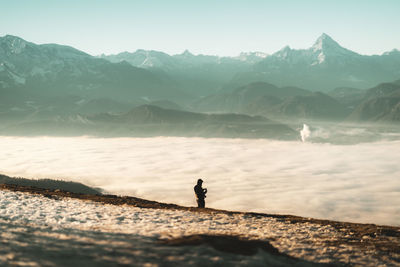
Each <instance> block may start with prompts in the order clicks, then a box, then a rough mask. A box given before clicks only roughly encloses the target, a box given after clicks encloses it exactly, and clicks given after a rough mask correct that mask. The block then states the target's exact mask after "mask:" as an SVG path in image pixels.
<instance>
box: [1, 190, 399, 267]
mask: <svg viewBox="0 0 400 267" xmlns="http://www.w3.org/2000/svg"><path fill="white" fill-rule="evenodd" d="M38 207H40V208H38ZM0 229H1V232H0V237H1V240H2V244H4V245H3V246H1V247H0V263H3V264H4V263H7V262H9V261H10V260H12V259H13V258H7V257H5V258H4V257H1V256H2V255H5V254H7V253H20V254H21V251H22V254H23V256H24V258H25V260H26V259H27V258H30V257H32V256H33V255H32V254H34V253H35V251H31V250H30V249H27V248H30V247H32V246H33V247H35V246H38V249H40V248H41V249H42V251H41V253H40V257H41V260H42V261H43V260H46V259H48V260H50V259H51V258H47V257H50V255H54V253H67V254H69V253H72V255H73V256H71V257H75V253H77V252H78V251H79V249H78V250H77V252H73V250H74V247H76V246H77V245H78V244H84V246H85V247H86V249H85V251H88V249H87V248H88V247H91V246H94V248H97V250H99V249H102V247H101V246H99V245H100V244H104V246H105V247H106V248H108V249H110V248H112V251H113V254H111V255H109V259H112V260H113V261H117V258H120V257H118V256H120V255H119V253H122V252H123V251H128V254H126V260H129V259H132V258H133V259H134V260H136V261H139V262H141V261H146V260H147V261H150V262H153V263H157V262H159V261H161V262H163V261H164V260H165V259H163V258H162V257H161V256H162V255H164V254H167V255H171V253H173V252H172V251H175V253H173V254H174V255H175V254H176V255H177V256H178V255H179V256H180V257H173V258H171V259H170V261H172V262H175V263H177V262H180V263H186V264H188V263H189V261H190V260H194V259H197V260H202V263H203V264H204V263H207V262H210V261H212V260H213V259H215V257H218V258H217V261H218V262H219V263H222V262H223V263H236V264H233V265H237V264H238V263H241V264H244V263H248V264H250V265H252V266H254V265H256V266H258V265H260V266H262V265H264V264H265V261H266V260H267V259H266V258H265V256H267V255H266V254H264V253H262V252H259V253H257V254H256V255H254V256H247V257H244V256H240V255H235V254H226V253H221V252H218V251H215V250H213V249H211V248H208V247H204V246H202V247H199V248H196V249H195V250H194V249H193V248H192V247H188V246H183V247H176V248H168V247H165V246H162V245H160V244H159V243H157V242H156V241H157V240H158V239H167V238H172V237H181V236H186V235H192V234H211V235H219V234H225V235H239V236H242V237H247V238H250V239H261V240H269V241H270V243H271V244H272V245H273V246H274V247H276V248H278V249H279V251H280V252H283V253H286V254H289V255H291V256H294V257H301V258H302V259H305V260H309V261H317V262H330V261H332V260H333V259H334V260H335V261H337V262H338V261H340V262H343V263H357V264H359V265H362V266H378V265H380V264H382V262H380V261H379V260H378V259H377V258H376V257H375V255H374V254H373V253H365V252H364V251H362V248H361V249H360V248H357V247H352V246H340V247H329V249H328V247H326V245H322V244H326V243H329V242H332V241H334V240H340V239H342V238H343V237H344V234H345V233H342V232H341V231H338V230H336V229H335V228H333V227H332V226H330V225H324V226H322V225H316V224H311V223H298V224H292V223H290V222H286V221H282V220H280V219H275V218H270V217H261V216H260V217H258V216H249V215H246V214H234V215H228V214H223V213H199V212H190V211H178V210H159V209H143V208H137V207H131V206H125V205H124V206H114V205H105V204H101V203H96V202H90V201H81V200H76V199H70V198H62V199H57V200H56V199H51V198H46V197H44V196H39V195H31V194H29V193H21V192H9V191H0ZM29 237H30V238H29ZM32 240H34V242H32ZM51 240H54V242H55V244H56V245H57V246H55V247H52V248H51V249H50V248H49V246H48V245H49V242H51ZM65 243H67V244H70V247H68V246H65V247H64V246H63V245H62V244H65ZM5 244H7V245H5ZM72 244H74V245H73V246H71V245H72ZM132 244H135V247H134V248H132ZM59 248H62V250H61V251H59V250H57V249H59ZM71 249H72V250H71ZM171 250H172V251H171ZM94 251H96V249H94V250H93V252H90V253H95V252H94ZM166 251H167V253H166ZM190 251H200V252H198V253H199V254H200V255H201V254H203V255H204V256H203V257H201V256H200V255H198V254H197V253H196V255H195V257H193V255H192V254H191V253H190ZM205 251H206V252H207V253H201V252H205ZM150 252H151V253H150ZM129 253H132V254H129ZM149 253H150V255H149ZM90 255H92V254H90ZM113 255H114V257H113ZM86 256H88V255H87V254H86ZM160 257H161V258H160ZM63 260H66V259H63ZM102 260H104V259H102ZM161 262H159V263H161ZM136 263H137V262H136ZM386 263H388V264H391V263H393V261H392V262H391V261H390V260H387V262H386ZM267 265H268V264H267Z"/></svg>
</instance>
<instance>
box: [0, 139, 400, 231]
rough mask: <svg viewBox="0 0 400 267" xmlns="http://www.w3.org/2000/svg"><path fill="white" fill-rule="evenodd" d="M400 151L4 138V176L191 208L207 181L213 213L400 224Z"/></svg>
mask: <svg viewBox="0 0 400 267" xmlns="http://www.w3.org/2000/svg"><path fill="white" fill-rule="evenodd" d="M399 151H400V141H381V142H374V143H364V144H357V145H333V144H326V143H325V144H323V143H308V142H305V143H303V142H301V141H298V142H283V141H271V140H244V139H203V138H177V137H176V138H175V137H157V138H108V139H107V138H89V137H74V138H72V137H71V138H61V137H60V138H55V137H35V138H28V137H0V173H3V174H6V175H10V176H22V177H27V178H29V177H32V178H53V179H64V180H71V181H78V182H83V183H85V184H87V185H90V186H96V187H101V188H103V189H104V190H106V192H109V193H113V194H121V195H133V196H138V197H143V198H147V199H152V200H157V201H163V202H169V203H177V204H181V205H185V206H192V205H195V199H194V193H193V186H194V185H195V182H196V180H197V179H198V178H202V179H203V180H204V184H203V186H204V187H207V188H208V192H209V193H208V195H207V199H206V205H207V206H208V207H213V208H223V209H229V210H241V211H256V212H265V213H279V214H295V215H300V216H309V217H316V218H325V219H337V220H345V221H353V222H371V223H379V224H391V225H399V222H400V178H399V177H400V165H399V164H398V158H399Z"/></svg>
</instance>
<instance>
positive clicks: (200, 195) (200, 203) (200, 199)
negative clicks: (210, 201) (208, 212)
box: [194, 179, 207, 208]
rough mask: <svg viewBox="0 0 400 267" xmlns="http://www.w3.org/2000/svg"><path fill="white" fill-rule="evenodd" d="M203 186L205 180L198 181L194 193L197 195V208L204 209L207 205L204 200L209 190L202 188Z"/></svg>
mask: <svg viewBox="0 0 400 267" xmlns="http://www.w3.org/2000/svg"><path fill="white" fill-rule="evenodd" d="M202 184H203V180H201V179H199V180H197V185H195V187H194V193H195V194H196V200H197V207H199V208H204V207H205V206H206V203H205V201H204V199H205V198H206V193H207V188H204V189H203V187H201V185H202Z"/></svg>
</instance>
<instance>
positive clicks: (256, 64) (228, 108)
mask: <svg viewBox="0 0 400 267" xmlns="http://www.w3.org/2000/svg"><path fill="white" fill-rule="evenodd" d="M399 78H400V52H399V51H398V50H393V51H391V52H387V53H384V54H382V55H380V56H378V55H375V56H364V55H360V54H357V53H355V52H352V51H350V50H348V49H345V48H343V47H341V46H340V45H339V44H338V43H337V42H335V41H334V40H333V39H332V38H330V37H329V36H328V35H326V34H323V35H322V36H321V37H319V38H318V40H317V41H316V42H315V44H314V45H313V46H312V47H311V48H309V49H300V50H295V49H291V48H290V47H285V48H283V49H282V50H280V51H278V52H276V53H274V54H272V55H266V54H263V53H261V52H250V53H242V54H240V55H239V56H237V57H218V56H208V55H193V54H192V53H190V52H189V51H185V52H184V53H182V54H179V55H172V56H171V55H168V54H166V53H163V52H158V51H146V50H137V51H136V52H134V53H128V52H124V53H120V54H118V55H108V56H106V55H102V56H99V57H94V56H91V55H89V54H87V53H84V52H82V51H79V50H77V49H75V48H72V47H69V46H63V45H58V44H42V45H37V44H34V43H31V42H28V41H25V40H23V39H22V38H19V37H16V36H10V35H7V36H4V37H0V96H1V97H0V122H1V123H2V125H3V126H2V128H3V129H6V128H7V127H10V128H7V129H27V128H26V126H27V125H31V126H32V127H33V128H38V125H42V126H43V129H46V128H48V129H50V128H51V129H54V127H53V126H54V125H64V124H65V125H69V126H70V127H72V128H73V129H76V128H79V129H86V128H87V129H89V128H90V129H93V127H92V126H93V125H96V127H98V125H102V126H101V127H100V126H99V127H100V128H101V130H99V131H100V132H103V133H104V132H105V131H104V129H106V128H107V127H106V126H104V125H105V124H108V125H113V126H110V127H108V129H110V131H111V130H112V127H114V126H116V125H117V124H115V122H116V121H119V124H118V125H119V126H118V127H117V128H119V129H120V128H121V127H122V126H121V125H124V126H123V127H122V128H123V130H121V131H122V132H124V133H130V132H132V131H130V130H127V129H131V128H129V127H128V126H126V125H128V124H132V125H136V126H135V127H136V129H138V126H137V125H139V124H140V125H141V126H140V127H139V128H141V129H144V128H146V129H147V128H149V126H148V125H150V124H149V123H148V119H149V117H148V116H149V114H152V115H151V116H154V118H160V114H162V113H164V112H165V113H166V114H168V116H169V118H170V119H171V118H173V117H174V116H175V115H176V117H174V120H176V121H175V122H173V123H172V122H170V121H169V122H168V123H165V122H164V121H163V120H159V121H157V120H156V121H154V122H152V123H151V124H152V125H153V126H151V127H150V128H152V129H151V130H150V131H147V130H143V133H145V132H149V133H152V134H155V133H158V134H163V132H162V131H164V132H165V133H167V134H172V133H173V132H174V131H173V128H174V127H177V125H180V126H179V127H177V128H176V129H178V128H179V129H180V130H181V132H182V133H186V134H188V135H195V134H194V132H190V131H188V130H187V129H186V128H185V127H189V126H190V127H194V125H195V129H197V131H198V132H199V135H201V136H213V135H212V134H211V129H212V131H216V132H220V133H224V134H227V135H228V136H263V135H262V134H261V135H255V134H250V132H251V131H253V130H256V131H258V132H257V134H258V133H260V131H261V132H263V131H264V130H265V129H264V128H263V129H264V130H262V129H261V128H260V129H258V130H257V129H255V128H254V127H255V126H254V125H255V124H259V122H255V121H254V120H253V117H254V116H261V117H263V118H264V120H268V119H273V120H285V121H286V120H288V119H291V120H292V119H295V120H308V119H312V120H314V119H315V120H333V121H379V122H391V121H400V104H399V103H400V98H399V94H400V93H399V92H400V91H399V86H400V82H399ZM143 105H145V106H149V105H150V106H151V107H152V108H147V110H151V112H148V113H146V112H139V113H137V112H136V113H135V114H136V115H135V116H137V119H135V120H133V119H132V117H130V119H129V120H124V119H123V118H125V117H126V116H128V115H126V114H127V112H130V111H131V110H132V108H134V107H140V106H143ZM154 106H156V107H158V108H161V111H160V110H157V109H154ZM171 110H174V112H172V111H171ZM182 112H191V113H182ZM221 113H230V114H231V115H229V116H228V117H221V116H222V115H218V114H221ZM232 113H236V114H237V116H239V114H243V115H240V116H244V117H241V118H242V119H243V120H249V121H248V122H249V123H250V124H251V127H250V126H249V127H248V126H246V125H244V124H243V123H242V122H241V123H239V124H240V125H239V124H237V121H236V122H235V123H236V124H235V126H234V127H232V125H230V124H229V123H228V122H227V121H226V120H227V118H229V117H231V116H233V115H232ZM124 114H125V115H124ZM138 114H139V115H140V116H139V115H138ZM156 114H157V116H156ZM190 114H191V115H190ZM194 114H196V115H194ZM207 114H208V115H207ZM212 114H214V115H212ZM141 116H142V117H141ZM235 116H236V115H235ZM100 118H108V119H107V120H105V121H101V119H100ZM266 118H268V119H266ZM236 119H237V118H236V117H235V120H236ZM143 121H146V123H143ZM189 121H190V122H189ZM122 122H123V123H122ZM155 124H157V125H159V127H158V128H157V127H154V125H155ZM217 124H220V125H222V126H221V127H225V128H224V130H221V129H222V128H221V127H220V128H218V129H217V128H215V125H217ZM261 124H265V121H264V122H263V123H261ZM21 125H23V126H21ZM45 125H47V126H45ZM48 125H52V126H51V127H50V126H48ZM90 125H91V126H90ZM143 125H147V126H143ZM165 125H168V126H165ZM171 125H172V126H171ZM120 126H121V127H120ZM96 127H94V128H96ZM201 127H203V128H201ZM252 127H253V128H252ZM257 127H258V126H257ZM262 127H264V126H262ZM33 128H32V129H33ZM39 128H40V127H39ZM61 128H63V127H61ZM64 128H65V127H64ZM122 128H121V129H122ZM156 128H157V130H156ZM160 129H163V130H162V131H161V130H160ZM205 129H208V130H205ZM175 132H177V131H175ZM253 132H254V131H253ZM214 135H215V134H214ZM221 135H222V134H221ZM264 136H266V135H264Z"/></svg>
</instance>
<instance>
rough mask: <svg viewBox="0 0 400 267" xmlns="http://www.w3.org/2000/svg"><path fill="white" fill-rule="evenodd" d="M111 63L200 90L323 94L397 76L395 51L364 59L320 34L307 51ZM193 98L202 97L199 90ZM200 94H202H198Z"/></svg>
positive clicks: (140, 55)
mask: <svg viewBox="0 0 400 267" xmlns="http://www.w3.org/2000/svg"><path fill="white" fill-rule="evenodd" d="M102 58H105V59H107V60H110V61H111V62H122V61H126V62H128V63H130V64H132V65H133V66H136V67H143V68H146V69H154V68H161V69H163V70H164V71H165V72H167V73H168V74H170V75H171V76H172V77H174V78H175V79H176V80H179V81H181V82H182V83H183V84H185V83H184V79H183V80H182V79H180V78H182V77H181V75H182V74H185V75H186V76H185V79H188V77H190V78H191V79H192V81H200V83H201V84H202V85H203V83H202V82H204V81H205V80H207V81H211V80H212V81H213V83H210V84H208V85H209V86H211V88H209V87H207V86H206V84H204V86H203V88H202V92H208V93H210V92H212V91H215V90H219V89H221V88H223V89H228V90H229V89H234V88H237V87H239V86H243V85H246V84H249V83H252V82H258V81H263V82H269V83H273V84H276V85H278V86H298V87H302V88H307V89H310V90H313V91H322V92H328V91H330V90H332V89H334V88H337V87H354V88H369V87H372V86H375V85H377V84H379V83H382V82H391V81H393V80H397V79H399V77H400V51H398V50H396V49H393V50H392V51H390V52H386V53H383V54H382V55H373V56H366V55H361V54H358V53H356V52H353V51H351V50H348V49H346V48H344V47H342V46H340V45H339V44H338V43H337V42H336V41H334V40H333V39H332V38H331V37H330V36H329V35H327V34H325V33H324V34H322V35H321V36H320V37H319V38H318V39H317V40H316V41H315V43H314V45H313V46H311V47H310V48H308V49H292V48H290V47H289V46H285V47H284V48H282V49H281V50H279V51H277V52H276V53H273V54H272V55H267V54H264V53H260V52H253V53H247V54H246V53H242V54H241V55H240V56H238V57H217V56H206V55H197V56H195V55H193V54H191V53H190V52H189V51H185V52H184V53H182V54H180V55H173V56H170V55H168V54H165V53H162V52H157V51H146V50H137V51H136V52H133V53H129V52H123V53H120V54H117V55H108V56H105V55H102ZM196 78H197V79H196ZM199 95H202V93H201V92H199ZM203 95H204V94H203Z"/></svg>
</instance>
